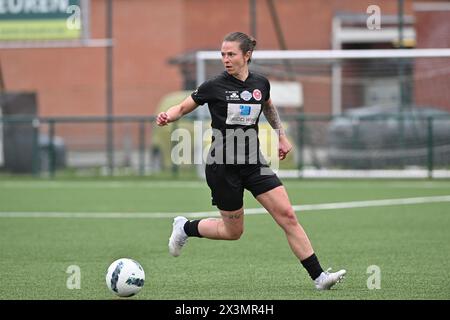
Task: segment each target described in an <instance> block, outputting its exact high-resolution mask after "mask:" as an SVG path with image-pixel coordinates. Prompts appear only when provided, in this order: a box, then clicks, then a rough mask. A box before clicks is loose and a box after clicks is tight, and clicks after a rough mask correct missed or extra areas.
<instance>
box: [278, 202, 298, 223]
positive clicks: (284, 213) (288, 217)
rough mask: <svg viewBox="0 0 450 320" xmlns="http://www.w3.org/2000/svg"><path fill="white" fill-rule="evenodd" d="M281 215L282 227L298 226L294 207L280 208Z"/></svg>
mask: <svg viewBox="0 0 450 320" xmlns="http://www.w3.org/2000/svg"><path fill="white" fill-rule="evenodd" d="M280 216H281V219H280V220H281V225H282V227H284V228H289V227H293V226H297V224H298V220H297V216H296V215H295V211H294V209H292V207H287V208H283V209H282V210H280Z"/></svg>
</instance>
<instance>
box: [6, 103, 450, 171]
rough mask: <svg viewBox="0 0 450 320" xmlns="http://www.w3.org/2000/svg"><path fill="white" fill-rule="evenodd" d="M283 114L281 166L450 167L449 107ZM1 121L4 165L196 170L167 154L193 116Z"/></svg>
mask: <svg viewBox="0 0 450 320" xmlns="http://www.w3.org/2000/svg"><path fill="white" fill-rule="evenodd" d="M282 118H283V121H284V123H285V126H286V128H287V133H288V135H289V137H290V140H291V141H292V142H293V144H294V145H295V148H294V151H293V152H292V153H291V154H290V155H289V157H288V158H287V159H286V160H285V161H282V162H280V172H282V171H283V170H284V171H296V172H297V173H298V174H297V175H295V176H297V177H303V176H307V175H305V173H307V172H309V171H308V170H310V171H311V170H316V171H317V170H341V171H345V170H360V171H370V170H385V171H389V170H404V171H406V170H409V169H411V168H413V169H414V168H415V169H419V170H422V172H426V173H427V174H426V176H428V177H429V178H432V177H434V172H435V170H437V169H438V170H444V171H450V115H449V114H447V113H445V112H435V113H397V114H376V115H367V114H353V115H345V116H331V115H311V114H291V115H283V116H282ZM0 124H1V125H2V136H3V139H2V140H3V143H2V144H3V154H4V157H3V158H4V161H3V162H4V163H3V164H2V167H3V170H4V171H7V172H13V173H31V174H33V175H35V176H50V177H53V176H54V175H55V174H59V173H60V172H61V173H62V172H67V171H68V170H73V171H77V172H82V174H84V175H96V174H100V175H110V176H113V175H122V174H133V175H140V176H144V175H153V174H158V173H161V172H166V173H168V174H169V176H178V175H179V174H180V171H181V172H183V170H185V171H191V172H193V173H194V174H195V172H196V170H195V169H196V165H195V164H191V165H189V164H185V165H181V166H178V165H174V164H173V162H172V161H171V155H170V153H171V150H172V147H173V146H174V142H173V141H171V134H172V132H173V130H174V129H176V128H181V129H183V128H184V129H186V130H188V132H190V133H193V132H194V130H193V118H185V119H183V120H181V121H179V122H176V123H174V124H172V125H169V126H168V127H164V128H161V127H157V126H156V124H155V117H154V116H147V117H141V116H116V117H101V116H98V117H19V116H14V117H3V118H0ZM208 125H209V120H208ZM264 125H265V126H268V124H267V123H265V124H264V119H262V120H261V122H260V127H261V126H264ZM108 128H112V130H109V129H108ZM111 133H112V134H111ZM260 134H261V133H260ZM193 146H194V140H192V148H193Z"/></svg>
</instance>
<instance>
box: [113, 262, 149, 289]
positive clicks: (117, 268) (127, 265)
mask: <svg viewBox="0 0 450 320" xmlns="http://www.w3.org/2000/svg"><path fill="white" fill-rule="evenodd" d="M144 281H145V272H144V269H143V268H142V266H141V265H140V264H139V263H138V262H137V261H134V260H132V259H128V258H121V259H118V260H116V261H114V262H113V263H111V265H110V266H109V268H108V272H107V273H106V285H107V286H108V289H109V290H111V292H112V293H114V294H116V295H118V296H119V297H131V296H134V295H135V294H137V293H138V292H139V291H141V289H142V287H143V286H144Z"/></svg>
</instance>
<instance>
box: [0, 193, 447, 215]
mask: <svg viewBox="0 0 450 320" xmlns="http://www.w3.org/2000/svg"><path fill="white" fill-rule="evenodd" d="M439 202H450V195H446V196H433V197H417V198H401V199H382V200H367V201H351V202H335V203H322V204H306V205H297V206H293V208H294V210H295V211H297V212H305V211H318V210H336V209H352V208H367V207H382V206H399V205H412V204H422V203H439ZM264 213H267V211H266V210H265V209H264V208H250V209H245V214H246V215H254V214H264ZM179 215H182V216H185V217H187V218H206V217H217V216H219V213H218V211H204V212H133V213H123V212H120V213H119V212H106V213H100V212H0V218H97V219H98V218H99V219H115V218H119V219H135V218H144V219H154V218H173V217H176V216H179Z"/></svg>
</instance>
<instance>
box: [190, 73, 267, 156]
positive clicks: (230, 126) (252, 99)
mask: <svg viewBox="0 0 450 320" xmlns="http://www.w3.org/2000/svg"><path fill="white" fill-rule="evenodd" d="M191 96H192V99H193V100H194V101H195V103H197V104H199V105H202V104H205V103H207V104H208V108H209V112H210V113H211V127H212V128H213V144H212V147H211V152H210V156H213V157H214V160H215V162H217V161H222V159H223V161H225V163H226V164H244V163H245V164H248V163H259V162H260V161H262V162H264V159H263V158H262V156H261V154H260V151H259V140H258V122H259V117H260V115H261V112H262V108H263V104H264V102H266V101H267V100H269V98H270V84H269V81H268V80H267V79H266V78H265V77H263V76H262V75H259V74H256V73H253V72H249V75H248V77H247V79H246V80H245V81H241V80H239V79H237V78H235V77H233V76H232V75H230V74H229V73H228V72H226V71H224V72H223V73H221V74H220V75H218V76H217V77H215V78H213V79H211V80H208V81H205V82H204V83H203V84H202V85H200V87H198V89H197V90H195V91H194V92H193V93H192V95H191ZM221 153H223V156H224V157H222V154H221Z"/></svg>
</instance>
